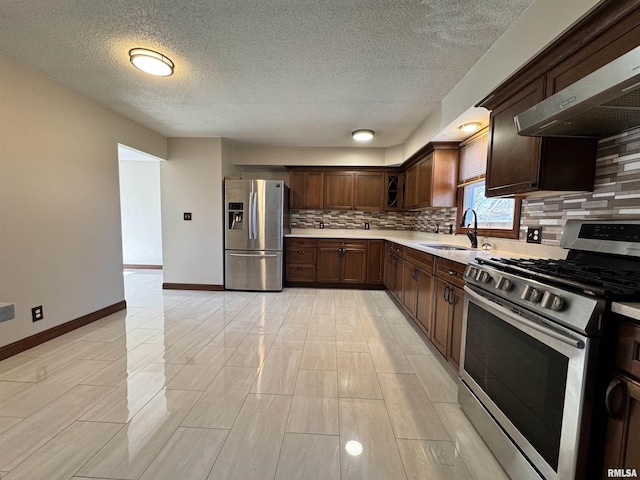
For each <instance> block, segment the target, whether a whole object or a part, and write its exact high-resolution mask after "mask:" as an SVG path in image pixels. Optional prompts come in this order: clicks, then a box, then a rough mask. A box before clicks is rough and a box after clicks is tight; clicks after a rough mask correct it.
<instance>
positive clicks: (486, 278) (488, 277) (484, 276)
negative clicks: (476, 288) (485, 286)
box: [478, 272, 491, 283]
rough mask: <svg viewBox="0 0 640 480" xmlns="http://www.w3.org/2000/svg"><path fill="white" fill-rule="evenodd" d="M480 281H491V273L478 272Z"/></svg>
mask: <svg viewBox="0 0 640 480" xmlns="http://www.w3.org/2000/svg"><path fill="white" fill-rule="evenodd" d="M478 281H479V282H480V283H489V282H490V281H491V275H489V272H480V274H478Z"/></svg>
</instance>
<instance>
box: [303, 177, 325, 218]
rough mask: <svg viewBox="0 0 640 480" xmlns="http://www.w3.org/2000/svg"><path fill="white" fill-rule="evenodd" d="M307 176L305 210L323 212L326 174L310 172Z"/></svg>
mask: <svg viewBox="0 0 640 480" xmlns="http://www.w3.org/2000/svg"><path fill="white" fill-rule="evenodd" d="M305 175H306V178H305V182H306V183H305V191H306V194H305V203H306V207H305V208H308V209H315V210H322V208H323V199H324V173H323V172H308V173H306V174H305Z"/></svg>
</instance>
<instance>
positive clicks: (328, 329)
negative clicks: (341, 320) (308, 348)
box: [307, 314, 336, 337]
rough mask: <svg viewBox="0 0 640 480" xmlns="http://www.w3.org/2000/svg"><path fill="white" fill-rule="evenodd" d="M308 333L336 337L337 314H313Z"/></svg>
mask: <svg viewBox="0 0 640 480" xmlns="http://www.w3.org/2000/svg"><path fill="white" fill-rule="evenodd" d="M307 335H310V336H313V337H335V336H336V318H335V315H316V314H313V315H311V320H310V321H309V329H308V330H307Z"/></svg>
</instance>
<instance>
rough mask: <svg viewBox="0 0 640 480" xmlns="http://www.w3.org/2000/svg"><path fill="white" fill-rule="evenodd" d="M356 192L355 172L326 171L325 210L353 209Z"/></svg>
mask: <svg viewBox="0 0 640 480" xmlns="http://www.w3.org/2000/svg"><path fill="white" fill-rule="evenodd" d="M354 192H355V173H354V172H344V171H325V174H324V208H325V210H352V209H353V200H354V197H355V195H354Z"/></svg>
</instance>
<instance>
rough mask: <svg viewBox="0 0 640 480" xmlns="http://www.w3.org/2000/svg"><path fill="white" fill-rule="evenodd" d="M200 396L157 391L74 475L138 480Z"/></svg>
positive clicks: (179, 392) (174, 391)
mask: <svg viewBox="0 0 640 480" xmlns="http://www.w3.org/2000/svg"><path fill="white" fill-rule="evenodd" d="M199 396H200V392H186V391H182V390H162V391H160V392H159V393H158V394H157V395H156V396H155V397H153V399H152V400H151V401H150V402H149V403H148V404H147V405H146V406H145V407H144V408H143V409H142V410H141V411H140V412H139V413H138V415H136V416H135V417H134V418H133V419H132V420H131V422H130V423H128V424H127V425H125V426H124V427H123V428H122V429H121V430H120V431H118V433H117V434H116V435H115V436H114V437H113V438H112V439H111V440H109V442H108V443H107V444H106V445H105V446H104V447H103V448H102V449H101V450H100V451H99V452H98V453H97V454H96V455H95V456H94V457H93V458H92V459H91V460H90V461H89V462H87V463H86V464H85V466H84V467H82V468H81V469H80V471H78V473H77V475H78V476H80V477H83V476H84V477H105V478H120V479H132V480H134V479H137V478H139V477H140V475H142V473H143V472H144V471H145V470H146V468H147V467H148V466H149V464H150V463H151V462H152V460H153V459H154V458H155V456H156V455H157V454H158V452H159V451H160V450H161V449H162V447H163V446H164V444H165V443H166V442H167V440H168V439H169V438H170V437H171V435H173V432H174V431H175V429H176V428H177V427H178V425H179V424H180V422H181V421H182V419H183V418H184V417H185V415H186V414H187V412H188V411H189V410H190V409H191V408H192V407H193V405H194V404H195V402H196V401H197V399H198V397H199Z"/></svg>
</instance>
